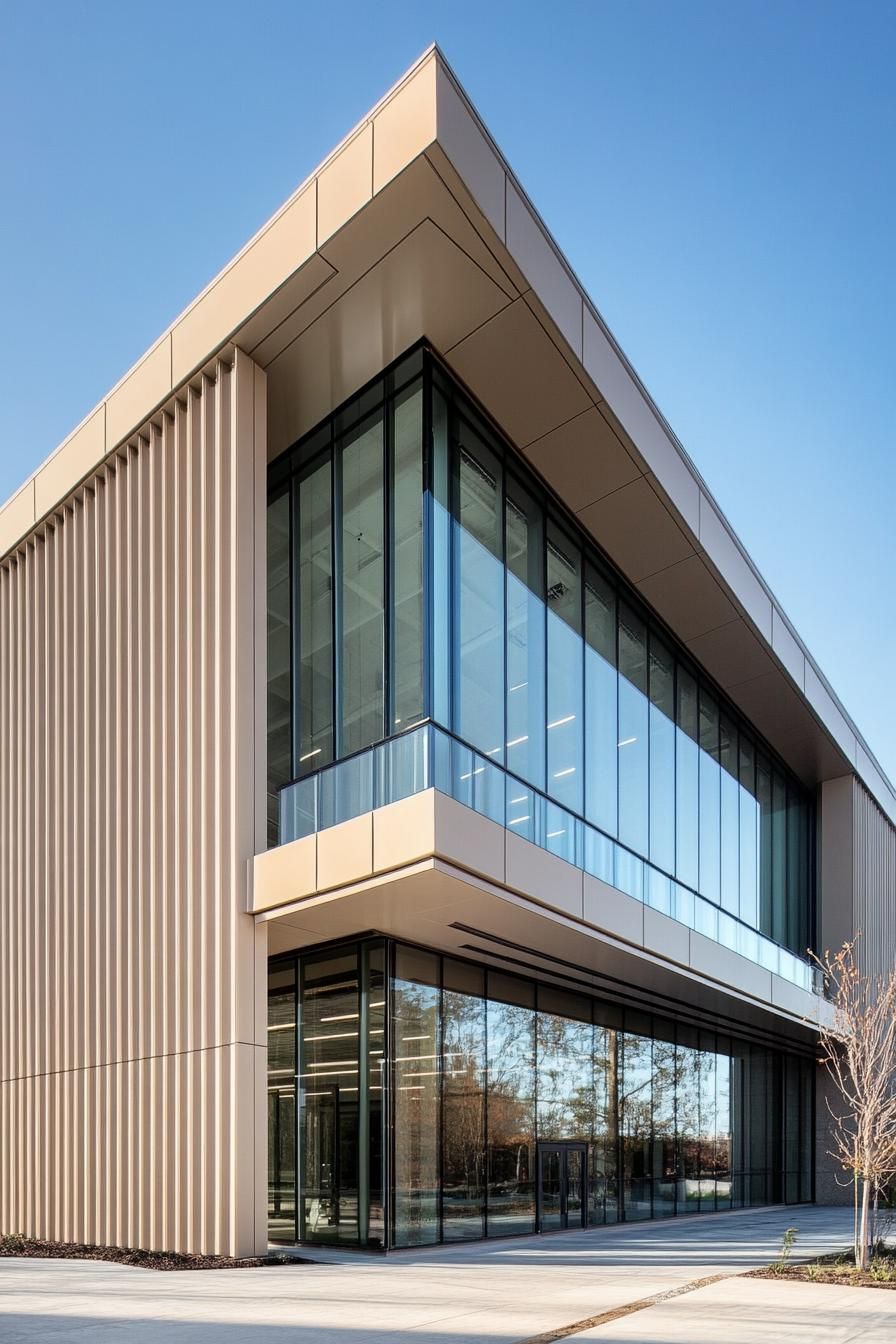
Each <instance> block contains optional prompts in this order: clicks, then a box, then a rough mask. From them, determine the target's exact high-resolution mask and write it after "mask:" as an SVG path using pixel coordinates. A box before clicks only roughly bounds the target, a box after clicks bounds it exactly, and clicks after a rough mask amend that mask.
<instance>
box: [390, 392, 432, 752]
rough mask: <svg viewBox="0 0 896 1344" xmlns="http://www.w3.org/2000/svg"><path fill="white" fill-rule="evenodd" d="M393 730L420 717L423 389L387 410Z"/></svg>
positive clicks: (401, 396) (402, 396)
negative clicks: (389, 433)
mask: <svg viewBox="0 0 896 1344" xmlns="http://www.w3.org/2000/svg"><path fill="white" fill-rule="evenodd" d="M392 415H393V421H392V423H393V435H392V477H393V480H392V500H391V504H392V622H391V642H392V650H391V664H390V666H391V678H392V727H393V729H395V730H399V731H400V730H401V729H404V728H408V727H410V726H411V725H412V724H414V723H416V722H417V721H419V720H420V719H422V718H423V714H424V693H423V646H424V641H423V389H422V387H421V385H420V384H419V383H415V384H413V385H412V386H411V387H408V388H405V390H404V391H403V392H400V393H399V394H398V396H397V397H396V399H395V404H394V407H393V410H392Z"/></svg>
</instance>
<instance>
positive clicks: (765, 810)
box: [756, 752, 774, 937]
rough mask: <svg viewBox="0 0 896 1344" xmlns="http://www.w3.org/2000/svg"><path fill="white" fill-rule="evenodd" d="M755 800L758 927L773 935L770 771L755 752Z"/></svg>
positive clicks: (763, 759)
mask: <svg viewBox="0 0 896 1344" xmlns="http://www.w3.org/2000/svg"><path fill="white" fill-rule="evenodd" d="M756 801H757V803H758V804H759V929H760V932H762V933H764V934H766V935H768V936H769V937H773V936H774V934H773V929H774V924H773V919H772V772H771V766H770V765H769V763H768V761H767V759H766V758H765V757H764V756H762V755H761V754H760V753H758V752H757V754H756Z"/></svg>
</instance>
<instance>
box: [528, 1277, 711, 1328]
mask: <svg viewBox="0 0 896 1344" xmlns="http://www.w3.org/2000/svg"><path fill="white" fill-rule="evenodd" d="M729 1278H731V1275H730V1274H710V1275H709V1276H708V1277H707V1278H705V1279H692V1280H691V1282H690V1283H682V1284H679V1285H678V1287H677V1288H667V1289H666V1290H665V1291H664V1292H662V1293H653V1294H652V1295H651V1296H650V1297H639V1298H638V1300H637V1301H636V1302H626V1303H625V1305H624V1306H621V1307H614V1308H613V1309H612V1311H602V1312H600V1313H599V1314H598V1315H597V1316H586V1317H585V1319H584V1320H582V1321H573V1322H572V1324H571V1325H561V1326H558V1328H557V1329H556V1330H546V1331H545V1332H544V1334H541V1335H530V1336H529V1338H528V1339H521V1340H519V1341H518V1344H553V1341H554V1340H557V1339H568V1338H569V1336H570V1335H578V1334H581V1333H582V1331H584V1330H593V1329H594V1327H595V1326H596V1325H609V1324H610V1322H611V1321H618V1320H620V1319H621V1318H622V1317H623V1316H631V1315H632V1313H633V1312H635V1311H644V1310H645V1309H646V1308H647V1307H655V1306H656V1305H657V1304H658V1303H659V1302H668V1300H669V1298H670V1297H681V1296H682V1294H684V1293H693V1292H694V1291H695V1290H696V1289H697V1288H707V1287H708V1286H709V1285H710V1284H711V1283H718V1282H719V1280H720V1279H729Z"/></svg>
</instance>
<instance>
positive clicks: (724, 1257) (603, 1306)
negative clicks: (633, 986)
mask: <svg viewBox="0 0 896 1344" xmlns="http://www.w3.org/2000/svg"><path fill="white" fill-rule="evenodd" d="M789 1226H794V1227H797V1228H798V1230H799V1236H798V1240H797V1246H796V1254H798V1255H799V1254H806V1255H808V1254H812V1255H815V1254H819V1253H822V1252H824V1251H828V1250H833V1249H839V1248H840V1247H842V1246H845V1245H847V1244H848V1243H849V1241H850V1237H851V1211H850V1210H849V1209H825V1208H817V1207H813V1206H800V1207H796V1208H778V1209H763V1210H743V1211H738V1212H736V1213H727V1214H719V1215H699V1216H695V1217H693V1218H687V1219H679V1220H670V1221H668V1222H661V1223H641V1224H632V1223H629V1224H624V1225H622V1226H619V1227H608V1228H591V1229H588V1230H587V1231H581V1232H565V1233H556V1234H552V1235H550V1236H542V1237H523V1238H518V1239H508V1240H504V1241H492V1242H471V1243H468V1244H467V1245H461V1246H444V1247H434V1248H430V1249H425V1250H424V1249H420V1250H409V1251H401V1252H396V1253H394V1254H391V1255H389V1256H369V1255H351V1254H348V1253H345V1252H334V1253H323V1252H322V1253H320V1256H319V1260H320V1263H315V1264H310V1265H309V1264H304V1265H303V1264H295V1265H290V1266H287V1267H283V1268H281V1267H276V1268H265V1269H238V1270H214V1271H180V1272H174V1273H164V1274H162V1273H157V1272H154V1271H152V1270H146V1269H134V1268H131V1267H129V1266H122V1265H110V1264H107V1263H105V1262H95V1261H76V1260H16V1259H0V1340H2V1341H3V1344H26V1342H27V1344H63V1342H64V1344H69V1341H71V1342H72V1344H87V1341H91V1344H92V1342H93V1341H99V1344H103V1341H104V1340H108V1341H110V1344H111V1342H112V1341H115V1344H118V1342H119V1341H121V1344H231V1342H232V1344H237V1342H238V1344H280V1341H283V1344H312V1341H313V1344H386V1342H387V1341H394V1340H396V1339H399V1338H402V1337H404V1336H407V1337H408V1340H409V1344H410V1342H411V1341H413V1344H454V1342H455V1341H465V1344H475V1342H476V1341H482V1342H483V1344H486V1342H487V1344H518V1341H521V1340H526V1339H531V1338H532V1337H533V1336H534V1335H537V1334H539V1333H544V1332H545V1331H547V1330H555V1329H559V1328H561V1327H566V1326H569V1325H571V1324H573V1323H575V1322H577V1321H582V1320H584V1319H587V1318H589V1317H593V1316H595V1315H597V1314H598V1313H600V1312H603V1311H608V1310H610V1309H615V1308H617V1307H619V1306H622V1305H624V1304H625V1303H628V1302H632V1301H634V1300H636V1299H640V1298H644V1297H648V1296H651V1295H653V1294H656V1293H659V1292H663V1291H667V1290H668V1289H671V1288H675V1287H680V1286H681V1285H683V1284H686V1283H690V1282H691V1281H693V1280H694V1279H700V1278H706V1277H708V1276H709V1275H712V1274H719V1273H721V1274H737V1273H739V1272H741V1271H742V1270H744V1269H748V1268H753V1267H756V1266H759V1265H762V1264H767V1263H768V1262H769V1261H770V1260H772V1259H774V1257H775V1256H776V1255H777V1254H778V1251H779V1248H780V1245H781V1238H782V1236H783V1234H784V1230H785V1228H787V1227H789ZM315 1255H317V1252H315ZM748 1282H749V1281H748ZM772 1286H773V1287H774V1286H777V1285H772ZM782 1286H785V1287H786V1286H789V1285H782ZM796 1286H797V1287H799V1286H801V1285H796ZM810 1286H812V1287H814V1285H810ZM816 1291H819V1292H823V1293H828V1294H835V1293H837V1292H838V1291H849V1292H852V1291H855V1290H837V1289H833V1288H823V1287H819V1288H817V1289H816ZM867 1291H872V1292H873V1291H875V1290H867ZM697 1297H698V1294H696V1293H691V1294H688V1295H687V1296H686V1297H685V1298H682V1299H681V1301H682V1302H683V1303H686V1302H688V1301H690V1300H691V1299H694V1300H696V1299H697ZM894 1298H896V1294H894ZM832 1304H833V1299H832ZM894 1305H896V1302H894ZM651 1310H652V1309H651ZM643 1314H644V1313H639V1315H643ZM631 1319H632V1321H634V1320H635V1318H634V1317H632V1318H631ZM673 1319H674V1320H677V1319H679V1318H678V1317H675V1318H673ZM685 1319H686V1318H685ZM621 1324H622V1323H620V1325H621ZM616 1330H617V1327H616V1326H615V1325H614V1326H613V1327H612V1332H611V1334H610V1335H609V1336H607V1338H610V1339H614V1338H616V1337H617V1336H616ZM601 1337H602V1336H601ZM627 1337H628V1336H626V1338H627ZM721 1337H724V1336H722V1335H720V1334H718V1333H717V1334H716V1335H715V1336H714V1339H718V1338H721ZM619 1338H622V1336H619ZM631 1338H635V1339H636V1338H638V1336H637V1335H634V1336H631ZM748 1338H749V1336H748ZM765 1338H768V1335H766V1336H765ZM804 1338H806V1336H804ZM822 1338H823V1337H822ZM894 1338H896V1335H894ZM831 1339H832V1340H837V1339H838V1337H837V1336H834V1335H832V1336H831ZM726 1344H732V1341H729V1340H727V1339H726ZM890 1344H892V1340H891V1341H890Z"/></svg>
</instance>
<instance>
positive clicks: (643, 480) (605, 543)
mask: <svg viewBox="0 0 896 1344" xmlns="http://www.w3.org/2000/svg"><path fill="white" fill-rule="evenodd" d="M578 516H579V519H580V521H581V522H582V524H583V525H584V526H585V527H587V528H588V530H589V531H590V532H591V533H592V534H593V535H594V537H595V538H596V539H597V541H598V542H599V543H600V545H601V546H602V547H603V548H604V550H605V551H606V552H607V553H608V555H610V556H612V558H613V559H614V560H615V562H616V564H617V565H618V566H619V568H620V569H621V570H622V571H623V573H624V574H627V575H628V577H629V578H630V579H631V581H632V583H638V582H639V580H641V579H646V578H647V577H648V575H650V574H655V573H657V571H658V570H661V569H666V568H667V566H669V565H674V564H677V563H678V562H679V561H680V560H684V559H685V558H686V557H687V556H689V555H691V554H692V553H693V547H692V546H691V543H690V542H689V541H688V539H687V537H686V536H685V534H684V532H682V530H681V528H680V527H679V526H678V524H677V523H676V521H675V519H674V518H673V517H672V515H671V513H669V511H668V509H667V508H666V507H665V506H664V505H663V503H662V502H661V501H660V499H659V496H658V495H657V494H656V493H655V492H654V491H653V490H651V488H650V482H649V481H648V479H647V477H646V476H641V477H639V479H638V480H636V481H632V483H631V484H630V485H624V486H623V487H622V489H621V490H616V491H614V493H613V494H612V495H607V496H606V498H605V499H600V500H598V501H597V503H595V504H589V505H588V507H587V508H585V509H581V510H580V511H579V514H578Z"/></svg>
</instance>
